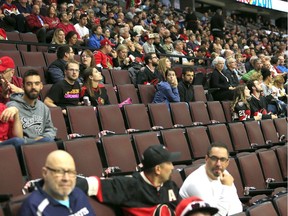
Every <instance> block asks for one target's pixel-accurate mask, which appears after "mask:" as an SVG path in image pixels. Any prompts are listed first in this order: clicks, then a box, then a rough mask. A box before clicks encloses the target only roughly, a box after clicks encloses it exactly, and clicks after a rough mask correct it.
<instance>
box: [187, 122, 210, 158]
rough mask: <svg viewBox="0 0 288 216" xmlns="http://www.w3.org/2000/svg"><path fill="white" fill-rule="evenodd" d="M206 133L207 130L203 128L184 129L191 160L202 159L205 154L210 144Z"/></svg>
mask: <svg viewBox="0 0 288 216" xmlns="http://www.w3.org/2000/svg"><path fill="white" fill-rule="evenodd" d="M206 131H207V128H206V127H203V126H199V127H191V128H186V134H187V138H188V142H189V145H190V148H191V151H192V155H193V158H204V157H205V155H206V154H207V149H208V148H209V146H210V145H211V143H210V140H209V137H208V134H207V132H206Z"/></svg>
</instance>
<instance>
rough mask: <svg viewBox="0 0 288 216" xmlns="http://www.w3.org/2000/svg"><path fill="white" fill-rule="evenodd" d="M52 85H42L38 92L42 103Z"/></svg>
mask: <svg viewBox="0 0 288 216" xmlns="http://www.w3.org/2000/svg"><path fill="white" fill-rule="evenodd" d="M52 85H53V84H46V85H43V88H42V89H41V91H40V99H41V101H44V100H45V98H46V96H47V94H48V93H49V91H50V89H51V87H52Z"/></svg>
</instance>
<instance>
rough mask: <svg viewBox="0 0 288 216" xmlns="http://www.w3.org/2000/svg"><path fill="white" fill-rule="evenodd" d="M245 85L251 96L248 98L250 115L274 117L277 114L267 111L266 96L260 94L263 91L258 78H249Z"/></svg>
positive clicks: (264, 117) (263, 117)
mask: <svg viewBox="0 0 288 216" xmlns="http://www.w3.org/2000/svg"><path fill="white" fill-rule="evenodd" d="M247 87H248V89H249V90H250V93H251V98H250V99H249V100H248V102H249V105H250V109H251V116H258V115H259V113H260V114H262V119H271V118H272V119H275V118H277V115H274V114H272V113H268V111H267V110H268V101H267V98H266V97H264V96H262V95H261V92H262V91H263V89H262V87H261V84H260V82H259V81H258V80H249V81H248V82H247Z"/></svg>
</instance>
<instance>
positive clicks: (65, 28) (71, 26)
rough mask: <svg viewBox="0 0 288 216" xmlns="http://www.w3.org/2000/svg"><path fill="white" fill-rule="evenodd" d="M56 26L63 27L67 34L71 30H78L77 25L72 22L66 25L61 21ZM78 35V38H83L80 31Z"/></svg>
mask: <svg viewBox="0 0 288 216" xmlns="http://www.w3.org/2000/svg"><path fill="white" fill-rule="evenodd" d="M56 28H61V29H63V31H64V33H65V35H67V33H68V32H70V31H75V32H77V31H76V29H75V27H74V25H73V24H71V23H69V24H68V25H65V24H63V23H62V22H60V23H59V24H58V25H57V27H56ZM77 37H78V39H81V37H80V35H79V34H78V33H77Z"/></svg>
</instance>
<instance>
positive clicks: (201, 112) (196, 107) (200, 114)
mask: <svg viewBox="0 0 288 216" xmlns="http://www.w3.org/2000/svg"><path fill="white" fill-rule="evenodd" d="M189 107H190V113H191V117H192V120H193V121H194V122H202V123H203V124H209V123H210V117H209V114H208V111H207V108H206V104H205V103H204V102H203V101H196V102H190V103H189Z"/></svg>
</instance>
